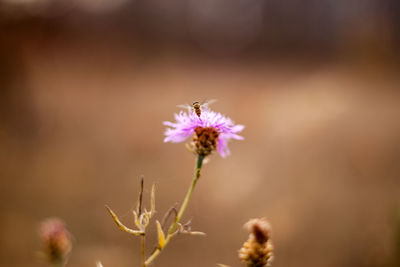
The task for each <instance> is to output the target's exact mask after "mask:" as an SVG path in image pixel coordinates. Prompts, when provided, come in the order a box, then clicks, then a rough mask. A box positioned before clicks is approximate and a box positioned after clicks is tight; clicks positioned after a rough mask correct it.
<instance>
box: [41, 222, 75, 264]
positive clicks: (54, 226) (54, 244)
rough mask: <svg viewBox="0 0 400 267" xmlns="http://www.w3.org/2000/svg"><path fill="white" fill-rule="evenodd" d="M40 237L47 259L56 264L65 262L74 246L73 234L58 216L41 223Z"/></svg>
mask: <svg viewBox="0 0 400 267" xmlns="http://www.w3.org/2000/svg"><path fill="white" fill-rule="evenodd" d="M40 237H41V239H42V243H43V250H44V254H45V257H46V259H47V260H48V261H49V262H51V263H53V264H55V263H63V262H65V260H66V258H67V256H68V254H69V252H70V251H71V248H72V242H71V234H70V233H69V232H68V230H67V228H66V227H65V224H64V222H63V221H62V220H60V219H58V218H49V219H46V220H44V221H43V222H42V223H41V224H40Z"/></svg>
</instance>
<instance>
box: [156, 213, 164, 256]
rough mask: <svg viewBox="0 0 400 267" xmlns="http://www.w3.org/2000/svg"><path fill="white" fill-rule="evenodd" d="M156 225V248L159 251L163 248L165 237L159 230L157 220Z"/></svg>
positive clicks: (159, 226)
mask: <svg viewBox="0 0 400 267" xmlns="http://www.w3.org/2000/svg"><path fill="white" fill-rule="evenodd" d="M156 225H157V233H158V247H159V248H160V249H163V247H164V246H165V235H164V232H163V230H162V228H161V224H160V222H159V221H158V220H157V221H156Z"/></svg>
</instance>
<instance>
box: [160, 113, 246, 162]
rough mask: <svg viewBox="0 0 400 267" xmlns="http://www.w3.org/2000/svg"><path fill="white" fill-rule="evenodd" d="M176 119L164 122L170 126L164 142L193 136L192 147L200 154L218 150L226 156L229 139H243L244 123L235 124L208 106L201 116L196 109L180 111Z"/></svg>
mask: <svg viewBox="0 0 400 267" xmlns="http://www.w3.org/2000/svg"><path fill="white" fill-rule="evenodd" d="M175 120H176V122H169V121H165V122H164V125H166V126H168V127H169V128H167V129H166V131H165V139H164V142H173V143H180V142H183V141H185V140H186V139H187V138H188V137H190V136H193V143H192V148H193V150H194V151H195V152H196V153H197V154H198V155H202V156H207V155H209V154H210V153H211V152H212V151H213V150H218V153H219V154H220V155H221V156H222V157H226V156H227V155H229V154H230V151H229V148H228V141H229V140H231V139H236V140H243V137H242V136H240V135H238V133H239V132H241V131H242V130H243V128H244V126H243V125H239V124H237V125H235V124H234V123H233V121H232V120H231V119H230V118H228V117H226V116H224V115H222V114H221V113H217V112H214V111H211V110H210V109H208V108H207V107H203V108H202V110H201V113H200V116H198V114H196V112H195V111H194V110H190V109H189V110H188V112H184V111H180V112H179V113H178V114H175Z"/></svg>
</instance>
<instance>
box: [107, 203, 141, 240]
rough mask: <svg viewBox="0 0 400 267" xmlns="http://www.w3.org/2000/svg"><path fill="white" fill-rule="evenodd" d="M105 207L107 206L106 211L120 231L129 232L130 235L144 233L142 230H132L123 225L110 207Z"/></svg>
mask: <svg viewBox="0 0 400 267" xmlns="http://www.w3.org/2000/svg"><path fill="white" fill-rule="evenodd" d="M106 208H107V210H108V212H109V213H110V215H111V217H112V219H113V220H114V222H115V224H116V225H117V226H118V228H119V229H120V230H121V231H124V232H126V233H129V234H131V235H136V236H139V235H144V232H143V231H137V230H132V229H130V228H128V227H126V226H125V225H123V224H122V223H121V221H120V220H119V219H118V217H117V215H116V214H115V213H114V212H113V211H112V210H111V209H110V207H108V206H106Z"/></svg>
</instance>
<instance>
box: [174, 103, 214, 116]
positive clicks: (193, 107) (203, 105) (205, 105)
mask: <svg viewBox="0 0 400 267" xmlns="http://www.w3.org/2000/svg"><path fill="white" fill-rule="evenodd" d="M216 101H217V100H215V99H211V100H206V101H203V102H202V103H201V104H200V102H199V101H195V102H193V104H192V105H188V104H185V105H178V106H177V107H178V108H186V109H188V110H189V111H192V110H194V112H195V113H196V115H197V117H199V118H200V116H201V111H202V110H205V109H208V106H209V105H211V104H212V103H214V102H216Z"/></svg>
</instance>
